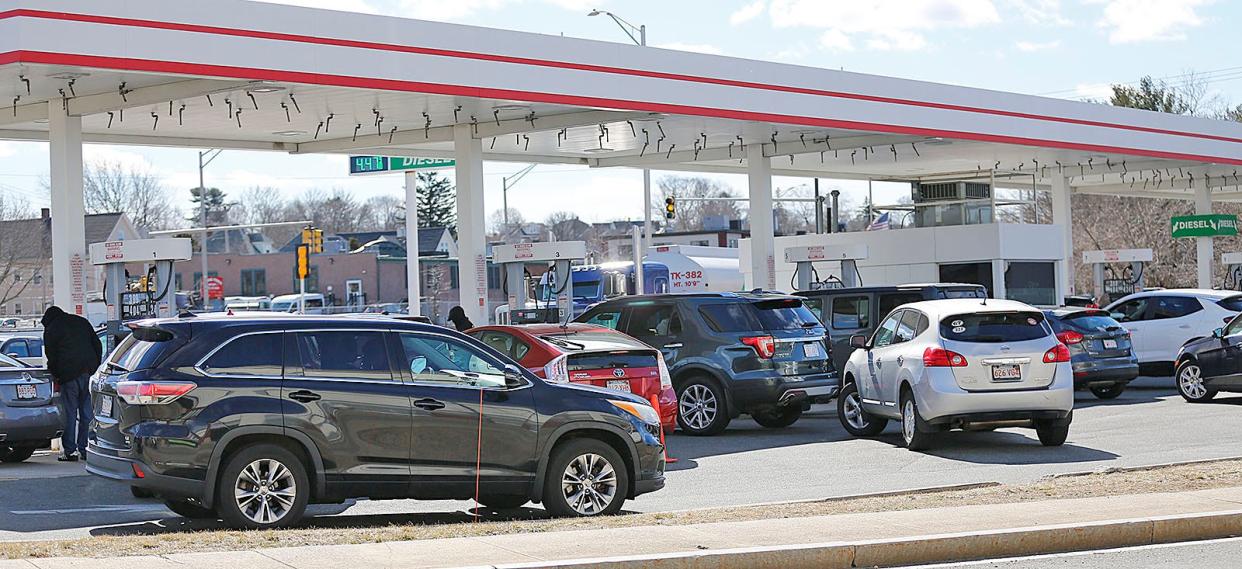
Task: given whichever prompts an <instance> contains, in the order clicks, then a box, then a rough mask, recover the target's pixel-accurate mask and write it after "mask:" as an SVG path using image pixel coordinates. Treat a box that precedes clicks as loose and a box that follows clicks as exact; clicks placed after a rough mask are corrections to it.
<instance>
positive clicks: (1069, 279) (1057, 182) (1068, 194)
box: [1036, 176, 1078, 302]
mask: <svg viewBox="0 0 1242 569" xmlns="http://www.w3.org/2000/svg"><path fill="white" fill-rule="evenodd" d="M1072 196H1073V192H1072V190H1071V188H1070V183H1069V178H1067V177H1065V176H1057V177H1054V178H1052V223H1055V224H1057V225H1060V226H1061V240H1062V244H1063V245H1064V247H1065V251H1064V253H1063V254H1062V256H1063V260H1062V261H1061V278H1060V282H1058V283H1057V284H1058V287H1059V289H1060V290H1059V291H1058V292H1057V300H1058V301H1062V302H1063V301H1064V299H1065V297H1066V296H1068V295H1071V294H1074V280H1075V279H1074V277H1075V275H1076V274H1077V269H1078V259H1075V258H1074V216H1073V213H1072V211H1073V210H1072V208H1071V203H1070V201H1071V198H1072ZM1036 200H1037V201H1038V196H1036ZM1036 222H1038V220H1036Z"/></svg>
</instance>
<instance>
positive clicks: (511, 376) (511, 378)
mask: <svg viewBox="0 0 1242 569" xmlns="http://www.w3.org/2000/svg"><path fill="white" fill-rule="evenodd" d="M523 385H526V377H525V376H523V375H522V370H521V369H520V368H518V366H515V365H513V364H506V365H505V387H507V388H514V387H521V386H523Z"/></svg>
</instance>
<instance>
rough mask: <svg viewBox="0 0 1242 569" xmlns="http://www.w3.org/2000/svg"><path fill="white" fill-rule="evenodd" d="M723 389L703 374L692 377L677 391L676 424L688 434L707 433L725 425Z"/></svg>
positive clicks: (701, 434) (716, 433)
mask: <svg viewBox="0 0 1242 569" xmlns="http://www.w3.org/2000/svg"><path fill="white" fill-rule="evenodd" d="M731 419H732V418H731V417H729V410H728V409H727V408H726V406H725V398H724V391H723V390H721V389H720V387H719V386H718V385H716V382H714V381H712V380H710V379H707V378H706V377H702V376H699V377H692V378H690V379H689V380H688V381H686V382H685V383H684V384H682V386H681V389H678V390H677V425H678V426H680V427H681V430H682V431H685V433H686V434H688V435H694V436H700V437H701V436H711V435H718V434H720V433H722V432H724V430H725V428H726V427H728V426H729V421H730V420H731Z"/></svg>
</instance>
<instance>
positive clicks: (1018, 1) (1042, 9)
mask: <svg viewBox="0 0 1242 569" xmlns="http://www.w3.org/2000/svg"><path fill="white" fill-rule="evenodd" d="M1006 3H1007V4H1009V6H1011V7H1012V8H1013V9H1014V11H1016V12H1017V13H1018V15H1020V16H1022V19H1023V20H1026V21H1027V22H1029V23H1032V24H1051V25H1056V26H1067V25H1069V24H1070V21H1069V19H1067V18H1066V17H1065V16H1062V15H1061V0H1007V1H1006Z"/></svg>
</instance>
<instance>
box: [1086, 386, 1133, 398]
mask: <svg viewBox="0 0 1242 569" xmlns="http://www.w3.org/2000/svg"><path fill="white" fill-rule="evenodd" d="M1090 389H1091V393H1092V394H1093V395H1095V396H1096V397H1097V398H1099V399H1116V398H1118V397H1120V396H1121V392H1122V391H1125V390H1126V384H1124V383H1114V384H1112V385H1096V386H1092V387H1091V388H1090Z"/></svg>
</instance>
